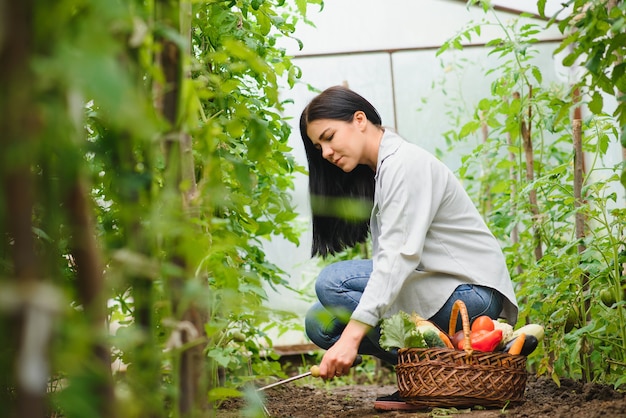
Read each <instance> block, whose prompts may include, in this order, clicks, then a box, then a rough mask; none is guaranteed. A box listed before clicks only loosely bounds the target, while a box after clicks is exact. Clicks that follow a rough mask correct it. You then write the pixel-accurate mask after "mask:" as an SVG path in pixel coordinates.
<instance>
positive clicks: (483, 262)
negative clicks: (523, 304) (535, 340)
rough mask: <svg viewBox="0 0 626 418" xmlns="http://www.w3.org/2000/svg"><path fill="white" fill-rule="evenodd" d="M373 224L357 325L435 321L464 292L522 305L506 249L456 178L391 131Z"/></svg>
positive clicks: (383, 148)
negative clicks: (469, 287) (466, 288)
mask: <svg viewBox="0 0 626 418" xmlns="http://www.w3.org/2000/svg"><path fill="white" fill-rule="evenodd" d="M376 167H377V169H376V175H375V181H376V191H375V195H374V207H373V209H372V214H371V218H370V228H371V235H372V244H373V256H372V258H373V264H374V270H373V272H372V275H371V276H370V279H369V282H368V284H367V287H366V288H365V291H364V293H363V296H362V297H361V301H360V302H359V305H358V306H357V308H356V310H355V311H354V312H353V314H352V319H355V320H357V321H360V322H363V323H365V324H369V325H371V326H375V325H377V324H378V323H379V321H380V320H381V319H382V318H385V317H388V316H391V315H393V314H395V313H397V312H398V311H405V312H407V313H412V312H416V313H418V314H419V315H421V316H423V317H424V318H429V317H431V316H433V315H434V314H435V313H437V311H438V310H439V309H440V308H441V307H442V306H443V305H444V303H445V302H446V301H447V300H448V298H449V297H450V295H451V294H452V292H453V291H454V289H456V287H457V286H459V285H461V284H464V283H468V284H478V285H483V286H487V287H491V288H494V289H496V290H498V291H499V292H500V293H501V294H502V295H503V296H504V298H503V310H502V313H501V317H503V318H506V319H507V320H508V322H509V323H510V324H515V322H516V321H517V314H518V306H517V302H516V299H515V293H514V290H513V283H512V282H511V278H510V276H509V272H508V270H507V265H506V260H505V258H504V254H503V253H502V249H501V248H500V245H499V243H498V241H497V240H496V238H495V237H494V236H493V234H492V233H491V231H490V230H489V228H488V227H487V225H486V224H485V222H484V220H483V219H482V217H481V215H480V213H479V212H478V210H477V209H476V207H475V206H474V204H473V202H472V200H471V199H470V197H469V196H468V194H467V192H466V191H465V189H464V188H463V186H462V185H461V183H460V181H459V180H458V179H457V178H456V177H455V175H454V173H452V171H451V170H450V169H449V168H448V167H447V166H445V165H444V164H443V163H442V162H441V161H439V160H438V159H437V158H435V156H433V155H432V154H430V153H429V152H427V151H426V150H424V149H422V148H421V147H419V146H417V145H415V144H412V143H410V142H408V141H406V140H404V139H403V138H401V137H400V136H399V135H397V134H396V133H394V132H392V131H390V130H389V129H385V133H384V135H383V138H382V141H381V144H380V148H379V152H378V163H377V165H376Z"/></svg>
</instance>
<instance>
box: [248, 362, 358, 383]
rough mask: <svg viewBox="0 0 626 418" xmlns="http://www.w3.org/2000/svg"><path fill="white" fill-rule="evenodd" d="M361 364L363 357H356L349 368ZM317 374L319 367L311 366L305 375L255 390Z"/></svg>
mask: <svg viewBox="0 0 626 418" xmlns="http://www.w3.org/2000/svg"><path fill="white" fill-rule="evenodd" d="M362 362H363V357H361V356H360V355H358V356H356V358H355V359H354V363H352V366H350V367H354V366H357V365H359V364H361V363H362ZM319 372H320V371H319V366H311V369H310V370H309V371H308V372H306V373H302V374H299V375H297V376H293V377H290V378H289V379H285V380H281V381H278V382H276V383H272V384H270V385H267V386H263V387H262V388H259V389H257V392H260V391H262V390H265V389H269V388H273V387H274V386H280V385H284V384H285V383H289V382H293V381H294V380H298V379H302V378H303V377H307V376H313V377H319Z"/></svg>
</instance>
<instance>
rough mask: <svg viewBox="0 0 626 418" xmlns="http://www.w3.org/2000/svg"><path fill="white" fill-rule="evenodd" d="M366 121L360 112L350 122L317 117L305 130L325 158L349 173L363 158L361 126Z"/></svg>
mask: <svg viewBox="0 0 626 418" xmlns="http://www.w3.org/2000/svg"><path fill="white" fill-rule="evenodd" d="M361 115H362V116H361ZM366 121H367V119H366V118H365V115H364V114H363V113H362V112H357V113H355V117H354V119H353V120H352V122H344V121H341V120H335V119H318V120H315V121H313V122H309V124H308V126H307V130H306V132H307V135H308V136H309V138H311V142H313V145H314V146H315V148H317V149H319V150H320V151H321V152H322V157H323V158H324V159H325V160H327V161H329V162H330V163H332V164H334V165H336V166H337V167H339V168H341V169H342V170H343V171H345V172H346V173H349V172H350V171H352V170H354V168H355V167H356V166H357V165H358V164H361V160H362V159H363V145H364V136H363V134H362V132H363V131H362V129H361V127H362V125H363V123H364V122H366Z"/></svg>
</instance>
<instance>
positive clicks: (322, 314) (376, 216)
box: [300, 86, 518, 409]
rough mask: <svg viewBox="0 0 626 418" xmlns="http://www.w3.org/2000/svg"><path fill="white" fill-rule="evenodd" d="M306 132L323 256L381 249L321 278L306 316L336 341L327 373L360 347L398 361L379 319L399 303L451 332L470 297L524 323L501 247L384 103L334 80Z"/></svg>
mask: <svg viewBox="0 0 626 418" xmlns="http://www.w3.org/2000/svg"><path fill="white" fill-rule="evenodd" d="M300 133H301V136H302V140H303V142H304V146H305V150H306V155H307V160H308V163H309V189H310V193H311V206H312V209H313V248H312V252H313V255H321V256H326V255H328V254H333V253H335V252H337V251H341V250H342V249H344V248H346V247H349V246H352V245H354V244H355V243H357V242H363V241H365V240H366V238H367V237H368V235H369V234H371V239H372V249H373V254H372V260H349V261H343V262H339V263H335V264H331V265H329V266H327V267H326V268H324V269H323V270H322V272H321V273H320V275H319V277H318V279H317V282H316V293H317V297H318V299H319V301H318V302H316V303H315V304H314V305H313V306H312V307H311V309H310V310H309V312H308V313H307V316H306V332H307V335H308V336H309V338H310V339H311V340H312V341H313V342H314V343H315V344H316V345H318V346H320V347H321V348H324V349H327V351H326V353H325V355H324V357H323V359H322V362H321V364H320V375H321V377H323V378H325V379H332V378H333V377H334V376H341V375H343V374H345V373H347V372H348V370H349V369H350V366H351V365H352V363H353V362H354V360H355V358H356V356H357V353H362V354H370V355H374V356H377V357H379V358H381V359H383V360H385V361H387V362H389V363H391V364H396V363H397V355H396V354H395V353H393V352H388V351H385V350H383V349H382V348H381V347H380V345H379V337H380V328H379V324H380V322H381V320H382V319H384V318H386V317H389V316H391V315H393V314H395V313H397V312H398V311H405V312H407V313H412V312H416V313H417V314H419V315H421V316H422V317H424V318H428V319H429V320H430V321H432V322H434V323H435V324H437V325H438V326H439V327H441V328H442V329H445V330H447V329H448V325H449V318H450V311H451V308H452V304H453V303H454V302H455V301H456V300H457V299H461V300H463V301H464V302H465V304H466V306H467V309H468V313H469V315H470V320H472V319H474V318H476V317H478V316H480V315H488V316H490V317H492V318H498V317H504V318H505V319H507V320H508V322H509V323H510V324H512V325H513V324H515V322H516V320H517V311H518V307H517V303H516V300H515V294H514V291H513V285H512V283H511V279H510V276H509V273H508V271H507V266H506V262H505V259H504V256H503V254H502V251H501V249H500V246H499V244H498V242H497V241H496V239H495V237H494V236H493V234H492V233H491V232H490V231H489V229H488V227H487V226H486V225H485V223H484V221H483V219H482V218H481V216H480V214H479V212H478V211H477V210H476V208H475V206H474V205H473V203H472V201H471V200H470V198H469V196H468V195H467V193H466V192H465V190H464V189H463V187H462V186H461V184H460V182H459V181H458V180H457V179H456V178H455V176H454V175H453V173H452V172H451V171H450V170H449V169H448V168H447V167H446V166H445V165H444V164H443V163H441V162H440V161H439V160H437V159H436V158H435V157H434V156H432V155H431V154H429V153H428V152H427V151H425V150H424V149H422V148H420V147H418V146H417V145H414V144H411V143H409V142H407V141H405V140H404V139H402V138H401V137H400V136H398V135H397V134H396V133H394V132H392V131H390V130H389V129H386V128H383V126H382V122H381V119H380V116H379V114H378V112H377V111H376V109H375V108H374V107H373V106H372V105H371V104H370V103H369V102H368V101H367V100H366V99H364V98H363V97H361V96H360V95H358V94H357V93H355V92H353V91H351V90H349V89H347V88H345V87H339V86H336V87H331V88H329V89H327V90H325V91H324V92H322V93H321V94H320V95H318V96H317V97H315V98H314V99H313V100H312V101H311V102H310V103H309V104H308V105H307V106H306V108H305V109H304V110H303V112H302V115H301V118H300ZM345 198H350V199H356V200H358V201H361V202H365V203H366V204H367V205H368V206H369V208H371V216H370V219H369V222H368V220H367V219H348V218H346V217H341V216H339V215H337V214H336V213H337V212H333V210H334V209H335V208H337V207H340V206H341V202H342V201H343V202H345ZM342 199H344V200H342ZM392 400H397V401H400V400H399V399H395V398H393V399H392ZM379 403H380V402H379ZM398 405H400V404H399V403H398ZM378 406H381V408H383V407H384V408H386V406H384V405H378ZM401 408H402V407H399V409H401Z"/></svg>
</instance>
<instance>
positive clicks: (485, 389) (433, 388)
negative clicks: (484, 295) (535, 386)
mask: <svg viewBox="0 0 626 418" xmlns="http://www.w3.org/2000/svg"><path fill="white" fill-rule="evenodd" d="M459 311H460V313H461V320H462V322H463V333H464V343H463V347H464V349H463V350H453V349H450V348H402V349H400V350H399V353H398V365H397V366H396V375H397V379H398V389H399V392H400V396H401V397H402V398H403V399H404V400H405V401H406V402H407V403H410V404H413V405H416V406H423V407H425V408H426V407H453V406H454V407H472V406H475V405H482V406H498V407H501V406H504V405H505V404H507V403H508V402H519V401H522V400H523V398H524V390H525V389H526V378H527V373H526V357H525V356H516V355H510V354H507V353H486V352H480V351H473V350H472V348H471V345H470V336H469V334H470V325H469V317H468V315H467V309H466V307H465V304H464V303H463V301H461V300H457V301H456V302H455V303H454V306H453V308H452V315H451V317H450V335H454V331H455V329H456V322H457V316H458V313H459Z"/></svg>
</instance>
